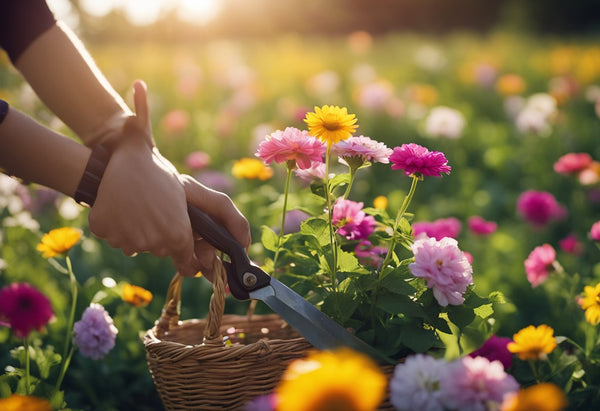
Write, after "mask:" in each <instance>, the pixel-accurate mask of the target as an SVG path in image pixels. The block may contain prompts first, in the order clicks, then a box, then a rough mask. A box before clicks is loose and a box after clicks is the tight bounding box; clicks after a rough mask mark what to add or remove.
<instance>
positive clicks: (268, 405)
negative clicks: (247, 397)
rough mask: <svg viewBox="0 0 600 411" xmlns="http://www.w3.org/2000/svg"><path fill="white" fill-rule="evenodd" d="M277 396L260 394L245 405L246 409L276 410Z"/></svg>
mask: <svg viewBox="0 0 600 411" xmlns="http://www.w3.org/2000/svg"><path fill="white" fill-rule="evenodd" d="M276 406H277V397H276V396H275V394H265V395H259V396H258V397H256V398H254V399H253V400H252V401H250V402H248V403H247V404H246V405H245V406H244V411H275V408H276Z"/></svg>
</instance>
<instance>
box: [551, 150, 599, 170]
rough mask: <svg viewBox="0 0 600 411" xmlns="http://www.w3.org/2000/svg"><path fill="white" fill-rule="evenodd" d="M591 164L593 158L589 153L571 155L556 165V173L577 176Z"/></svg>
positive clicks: (561, 159) (566, 155) (565, 156)
mask: <svg viewBox="0 0 600 411" xmlns="http://www.w3.org/2000/svg"><path fill="white" fill-rule="evenodd" d="M590 164H592V157H591V156H590V155H589V154H588V153H569V154H565V155H564V156H562V157H560V158H559V159H558V160H557V161H556V163H554V171H556V172H557V173H559V174H577V173H579V172H580V171H582V170H584V169H586V168H587V167H588V166H589V165H590Z"/></svg>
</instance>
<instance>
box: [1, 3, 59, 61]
mask: <svg viewBox="0 0 600 411" xmlns="http://www.w3.org/2000/svg"><path fill="white" fill-rule="evenodd" d="M55 22H56V19H55V18H54V15H53V14H52V11H50V9H49V8H48V5H47V4H46V1H45V0H0V47H2V48H3V49H4V50H5V51H6V52H7V53H8V56H9V57H10V60H11V61H12V62H13V63H14V62H16V61H17V59H18V58H19V56H20V55H21V53H23V52H24V51H25V50H26V49H27V47H28V46H29V45H30V44H31V43H32V42H33V41H34V40H35V39H36V38H37V37H38V36H39V35H40V34H42V33H44V32H45V31H46V30H48V29H49V28H50V27H52V26H53V25H54V23H55Z"/></svg>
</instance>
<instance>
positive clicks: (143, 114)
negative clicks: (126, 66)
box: [133, 80, 150, 131]
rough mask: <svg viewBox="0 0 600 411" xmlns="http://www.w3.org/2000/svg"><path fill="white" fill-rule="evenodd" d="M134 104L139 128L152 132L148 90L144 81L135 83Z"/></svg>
mask: <svg viewBox="0 0 600 411" xmlns="http://www.w3.org/2000/svg"><path fill="white" fill-rule="evenodd" d="M133 103H134V106H135V115H136V117H137V118H138V121H139V126H140V127H142V129H143V130H146V131H150V109H149V108H148V88H147V86H146V83H144V81H142V80H136V81H135V83H133Z"/></svg>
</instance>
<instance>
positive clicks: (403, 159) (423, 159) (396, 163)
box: [390, 143, 452, 177]
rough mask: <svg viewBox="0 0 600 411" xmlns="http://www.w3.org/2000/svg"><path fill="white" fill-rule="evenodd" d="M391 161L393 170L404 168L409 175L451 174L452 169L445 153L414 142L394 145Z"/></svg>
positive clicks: (438, 175)
mask: <svg viewBox="0 0 600 411" xmlns="http://www.w3.org/2000/svg"><path fill="white" fill-rule="evenodd" d="M390 161H391V162H392V170H404V174H405V175H407V176H412V175H416V176H419V177H420V176H431V177H441V175H442V173H446V174H450V170H452V168H451V167H450V166H449V165H448V160H446V156H445V155H444V153H440V152H439V151H429V150H428V149H426V148H425V147H423V146H420V145H418V144H414V143H410V144H402V146H400V147H394V151H393V152H392V155H391V156H390Z"/></svg>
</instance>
